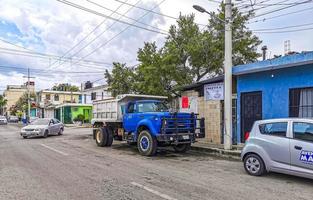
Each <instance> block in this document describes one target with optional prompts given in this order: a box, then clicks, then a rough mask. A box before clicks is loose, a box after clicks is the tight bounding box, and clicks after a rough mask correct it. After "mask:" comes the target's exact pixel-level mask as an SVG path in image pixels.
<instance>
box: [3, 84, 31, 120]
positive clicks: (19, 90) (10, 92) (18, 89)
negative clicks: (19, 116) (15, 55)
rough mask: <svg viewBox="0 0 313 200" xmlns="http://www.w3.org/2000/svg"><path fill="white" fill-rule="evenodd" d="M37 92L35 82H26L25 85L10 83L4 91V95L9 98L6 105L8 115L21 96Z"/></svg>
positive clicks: (5, 110)
mask: <svg viewBox="0 0 313 200" xmlns="http://www.w3.org/2000/svg"><path fill="white" fill-rule="evenodd" d="M28 90H29V91H30V92H31V93H34V92H35V82H33V81H30V82H26V83H25V84H24V85H8V86H7V88H6V90H5V91H4V92H3V96H4V97H5V99H7V104H6V106H5V107H4V112H5V114H6V115H8V116H9V115H10V110H11V108H13V107H14V106H15V104H16V102H17V101H18V100H19V98H20V97H22V96H23V95H24V94H26V93H27V92H28Z"/></svg>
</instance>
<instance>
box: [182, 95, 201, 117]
mask: <svg viewBox="0 0 313 200" xmlns="http://www.w3.org/2000/svg"><path fill="white" fill-rule="evenodd" d="M179 104H180V106H179V108H180V109H179V110H180V112H187V113H192V112H193V113H198V97H194V96H190V97H188V96H183V97H181V98H180V101H179Z"/></svg>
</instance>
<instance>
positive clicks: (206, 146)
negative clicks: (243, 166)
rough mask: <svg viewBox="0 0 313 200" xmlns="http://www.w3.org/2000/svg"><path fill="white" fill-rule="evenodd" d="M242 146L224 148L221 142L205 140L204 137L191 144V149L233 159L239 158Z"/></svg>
mask: <svg viewBox="0 0 313 200" xmlns="http://www.w3.org/2000/svg"><path fill="white" fill-rule="evenodd" d="M242 148H243V146H241V145H233V149H232V150H225V149H224V146H223V144H214V143H211V142H208V141H206V140H205V139H199V140H198V141H197V142H196V143H194V144H192V146H191V149H192V150H195V151H203V152H207V153H209V154H212V155H215V156H220V157H223V158H231V159H234V160H240V153H241V149H242Z"/></svg>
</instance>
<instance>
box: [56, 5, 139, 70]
mask: <svg viewBox="0 0 313 200" xmlns="http://www.w3.org/2000/svg"><path fill="white" fill-rule="evenodd" d="M140 1H141V0H138V1H137V2H136V4H138V3H139V2H140ZM131 9H132V7H131V8H129V9H128V10H126V11H125V13H124V15H126V14H127V13H128V12H129V11H130V10H131ZM121 18H122V17H119V18H118V19H121ZM116 23H117V21H114V22H113V23H112V24H111V25H110V26H109V27H108V28H106V29H104V30H103V31H102V32H101V33H100V34H99V35H97V37H95V38H94V39H92V40H91V41H89V42H88V43H87V44H85V45H84V46H83V47H81V48H80V49H79V50H78V51H76V52H75V53H74V54H72V56H76V55H78V54H79V53H80V52H81V51H82V50H84V49H85V48H86V47H87V46H89V45H90V44H91V43H93V42H94V41H95V40H97V39H98V38H99V37H101V36H102V35H103V34H104V33H105V32H107V31H108V30H110V28H112V27H113V26H114V25H115V24H116ZM62 64H63V63H60V64H59V65H58V66H57V67H59V66H61V65H62Z"/></svg>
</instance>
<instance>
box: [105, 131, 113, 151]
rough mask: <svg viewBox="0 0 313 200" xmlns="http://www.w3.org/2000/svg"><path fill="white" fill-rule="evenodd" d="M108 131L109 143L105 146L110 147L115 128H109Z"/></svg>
mask: <svg viewBox="0 0 313 200" xmlns="http://www.w3.org/2000/svg"><path fill="white" fill-rule="evenodd" d="M107 132H108V138H107V144H106V145H105V146H107V147H110V146H112V143H113V130H112V129H111V128H107Z"/></svg>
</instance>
